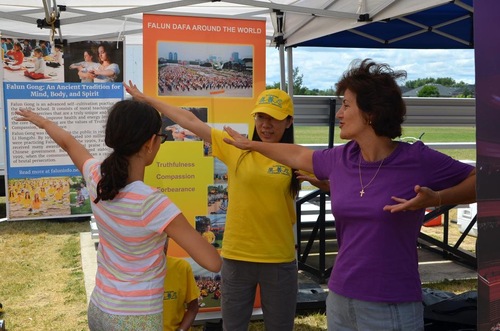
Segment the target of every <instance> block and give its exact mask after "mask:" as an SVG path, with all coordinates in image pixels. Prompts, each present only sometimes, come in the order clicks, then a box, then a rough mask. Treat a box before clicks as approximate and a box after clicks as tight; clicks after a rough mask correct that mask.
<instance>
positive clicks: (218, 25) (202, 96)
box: [143, 15, 266, 311]
mask: <svg viewBox="0 0 500 331" xmlns="http://www.w3.org/2000/svg"><path fill="white" fill-rule="evenodd" d="M143 22H144V23H143V24H144V26H143V36H144V73H145V77H144V91H145V93H146V94H149V95H152V96H155V97H156V98H159V99H160V100H162V101H165V102H168V103H171V104H174V105H177V106H179V107H182V108H184V109H187V110H189V111H191V112H193V114H195V116H197V117H198V118H199V119H201V120H202V121H204V122H206V123H207V124H208V125H210V126H213V127H217V128H222V127H223V126H224V125H230V126H231V127H232V128H234V129H236V130H237V131H239V132H240V133H242V134H249V133H251V132H252V131H253V118H252V117H251V116H250V111H251V110H252V108H253V106H254V104H255V99H256V97H257V96H258V95H259V93H260V92H262V91H263V90H264V89H265V47H266V39H265V21H264V20H243V19H228V18H217V17H192V16H170V15H144V17H143ZM163 129H164V131H165V132H167V133H169V137H170V138H169V141H167V142H166V143H165V144H163V145H162V147H161V149H160V152H159V153H158V156H157V158H156V160H155V162H154V163H153V164H152V165H151V166H150V167H148V169H147V173H146V181H147V182H148V183H149V184H151V185H153V186H155V187H158V188H159V189H160V190H162V191H163V192H165V194H167V195H168V196H169V197H170V198H171V199H172V200H173V201H174V202H175V204H176V205H177V206H179V208H180V209H181V210H182V211H183V212H184V214H185V215H186V217H187V218H188V219H189V220H190V221H191V222H192V225H193V226H194V227H195V228H196V230H197V231H198V232H199V233H200V235H201V236H203V237H204V238H205V239H207V240H208V241H209V242H210V243H211V244H212V245H213V246H214V247H216V248H217V249H219V250H220V249H221V248H222V245H223V237H224V229H225V223H226V209H227V206H228V204H229V203H231V197H230V196H228V192H227V185H228V182H227V170H226V167H225V165H224V164H223V163H221V162H220V161H219V160H218V159H217V158H214V157H212V156H211V146H210V144H208V143H205V142H204V141H202V140H201V139H200V138H199V137H197V136H196V135H195V134H193V133H192V132H189V131H188V130H186V129H184V128H182V127H181V126H179V125H178V124H177V123H174V122H172V121H170V120H169V119H167V118H165V119H164V125H163ZM168 254H169V255H173V256H179V257H185V258H186V259H188V261H190V262H191V265H192V267H193V271H194V274H195V278H196V280H197V282H198V286H199V288H200V290H201V299H200V309H201V311H210V310H219V309H220V295H221V294H220V275H218V274H212V273H210V272H208V271H207V270H204V269H202V268H201V267H199V266H198V265H197V264H196V263H194V262H193V261H192V260H191V259H190V258H189V257H188V256H187V254H186V253H185V252H184V251H183V250H182V249H181V248H180V247H179V246H178V245H177V244H176V243H175V242H172V241H171V242H170V243H169V248H168ZM258 304H259V299H258V298H257V301H256V305H258Z"/></svg>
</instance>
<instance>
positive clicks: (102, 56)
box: [89, 44, 120, 83]
mask: <svg viewBox="0 0 500 331" xmlns="http://www.w3.org/2000/svg"><path fill="white" fill-rule="evenodd" d="M97 55H98V57H99V62H100V63H101V65H100V66H99V67H98V68H97V69H94V70H90V71H89V72H90V73H91V74H92V78H93V79H94V83H109V82H115V81H116V79H117V78H118V75H119V74H120V66H119V65H118V64H117V63H115V62H114V58H113V52H112V51H111V47H109V45H106V44H101V45H99V47H98V48H97Z"/></svg>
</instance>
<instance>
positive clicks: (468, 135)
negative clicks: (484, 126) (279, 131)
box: [295, 126, 476, 160]
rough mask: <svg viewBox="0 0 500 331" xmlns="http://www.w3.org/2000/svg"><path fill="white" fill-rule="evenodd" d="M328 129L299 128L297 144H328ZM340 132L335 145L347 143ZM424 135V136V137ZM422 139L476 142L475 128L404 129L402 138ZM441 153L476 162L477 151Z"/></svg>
mask: <svg viewBox="0 0 500 331" xmlns="http://www.w3.org/2000/svg"><path fill="white" fill-rule="evenodd" d="M328 130H329V129H328V127H326V126H297V127H295V142H296V143H298V144H328ZM339 133H340V130H339V129H338V127H335V130H334V143H335V144H341V143H345V142H347V141H346V140H342V139H340V137H339ZM422 134H423V135H422ZM420 136H422V137H421V140H422V141H423V142H424V143H430V142H440V143H444V142H475V141H476V128H475V127H437V126H436V127H413V126H411V127H403V135H402V137H415V138H418V137H420ZM440 151H441V152H443V153H445V154H447V155H450V156H451V157H453V158H455V159H458V160H476V150H475V149H443V150H440Z"/></svg>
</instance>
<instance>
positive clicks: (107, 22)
mask: <svg viewBox="0 0 500 331" xmlns="http://www.w3.org/2000/svg"><path fill="white" fill-rule="evenodd" d="M449 2H450V1H449V0H357V1H355V0H298V1H297V0H273V1H271V0H226V1H203V0H167V1H165V0H163V1H162V0H144V1H135V0H122V1H119V4H117V3H118V2H116V1H106V0H102V1H95V0H87V1H76V0H65V1H59V2H56V0H17V1H11V0H9V1H5V0H3V1H0V17H1V18H2V20H1V21H0V31H1V32H2V34H3V35H8V36H12V37H16V36H23V37H26V36H28V37H32V38H41V37H47V36H48V35H49V33H48V31H47V30H46V28H49V27H51V26H52V21H54V20H58V22H59V23H58V25H59V26H60V27H59V28H58V29H56V30H57V33H58V34H59V35H58V36H56V38H61V37H62V38H63V39H68V40H69V41H81V40H86V39H88V37H89V36H91V37H92V38H94V39H106V38H113V37H119V36H125V35H126V36H128V38H127V43H141V42H142V14H143V13H175V14H190V15H217V16H228V17H232V18H238V17H241V18H260V19H266V21H267V31H266V34H267V37H268V39H269V40H270V42H272V41H273V40H274V37H275V28H274V27H273V22H272V21H273V19H272V17H273V16H274V17H275V16H276V15H275V14H274V15H273V13H276V12H282V13H283V14H284V21H285V26H286V29H284V31H283V33H284V36H283V37H284V40H285V43H286V45H287V46H293V45H296V44H298V43H301V42H304V41H307V40H310V39H314V38H318V37H321V36H324V35H328V34H332V33H335V32H339V31H344V30H348V29H352V28H355V27H358V26H361V25H365V24H369V23H372V22H376V21H383V20H386V19H388V18H394V17H398V16H403V15H407V14H409V13H415V12H418V11H421V10H424V9H427V8H431V7H435V6H438V5H442V4H445V3H449ZM40 19H44V20H45V21H46V22H45V25H46V27H45V28H43V29H40V28H38V27H37V20H40ZM274 20H275V19H274ZM49 30H50V29H49Z"/></svg>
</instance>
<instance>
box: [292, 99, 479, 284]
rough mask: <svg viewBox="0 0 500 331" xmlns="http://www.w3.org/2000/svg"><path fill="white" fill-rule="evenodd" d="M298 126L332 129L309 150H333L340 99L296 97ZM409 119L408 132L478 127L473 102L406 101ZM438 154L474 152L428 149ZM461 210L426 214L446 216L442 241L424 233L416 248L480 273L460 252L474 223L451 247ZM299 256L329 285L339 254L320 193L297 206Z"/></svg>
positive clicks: (303, 198)
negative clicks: (454, 217) (452, 216)
mask: <svg viewBox="0 0 500 331" xmlns="http://www.w3.org/2000/svg"><path fill="white" fill-rule="evenodd" d="M293 100H294V106H295V117H294V125H295V126H296V127H297V126H328V127H329V130H328V141H327V142H325V143H324V144H314V145H309V144H306V145H304V146H307V147H309V148H312V149H322V148H327V147H332V146H334V138H333V137H334V128H335V124H336V120H335V113H336V111H337V110H338V109H339V108H340V105H341V102H340V100H341V99H340V98H335V97H329V96H294V97H293ZM404 100H405V102H406V106H407V115H406V120H405V123H404V126H443V127H450V126H457V127H458V126H475V123H476V111H475V99H466V98H404ZM426 144H427V145H429V146H430V147H432V148H435V149H475V147H476V144H475V142H469V143H426ZM455 207H457V206H441V207H440V208H437V209H434V210H432V211H430V212H429V213H428V214H426V216H425V219H424V224H425V223H426V222H429V221H430V220H432V219H434V218H435V217H437V216H439V215H442V217H443V237H442V238H443V239H442V240H437V239H435V238H433V237H430V236H429V235H427V234H425V233H422V232H421V233H420V235H419V241H418V243H417V245H420V246H421V247H424V248H428V249H430V250H433V251H435V252H437V253H439V254H442V255H443V258H444V259H447V260H456V261H459V262H461V263H464V264H466V265H468V266H470V267H472V268H476V267H477V260H476V256H475V253H472V252H470V251H467V250H464V249H462V248H460V245H461V243H462V242H463V240H464V239H465V237H466V236H467V235H468V234H469V231H470V230H471V229H472V227H473V226H474V224H475V222H476V217H474V218H473V220H472V221H471V222H470V224H469V225H468V226H467V228H466V229H465V230H464V231H463V233H462V235H461V236H460V238H459V239H458V240H457V241H456V242H455V243H453V244H450V243H449V240H448V233H449V223H450V220H449V211H450V210H452V209H453V208H455ZM296 209H297V223H296V226H297V229H296V230H297V254H298V263H299V269H300V270H303V271H306V272H307V273H309V274H310V275H312V276H313V277H314V278H316V280H317V281H318V282H319V283H323V282H325V281H326V280H327V279H328V277H329V275H330V272H331V267H332V265H333V263H334V261H335V256H336V252H337V250H338V246H337V242H336V233H335V220H334V218H333V216H332V214H331V209H330V197H329V196H328V194H326V193H324V192H322V191H320V190H312V191H305V192H302V193H301V194H300V196H299V197H298V198H297V201H296Z"/></svg>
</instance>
